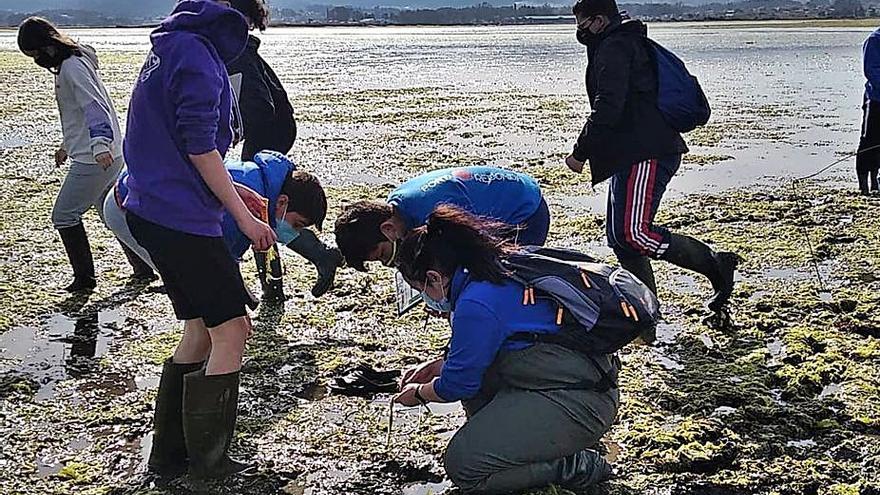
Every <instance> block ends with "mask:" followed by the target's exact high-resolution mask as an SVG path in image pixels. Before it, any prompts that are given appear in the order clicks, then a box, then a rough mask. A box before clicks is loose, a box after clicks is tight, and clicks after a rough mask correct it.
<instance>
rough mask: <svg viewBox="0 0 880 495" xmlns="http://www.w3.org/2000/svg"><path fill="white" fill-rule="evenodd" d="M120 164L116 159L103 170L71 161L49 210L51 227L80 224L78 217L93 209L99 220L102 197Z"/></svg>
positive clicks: (101, 214)
mask: <svg viewBox="0 0 880 495" xmlns="http://www.w3.org/2000/svg"><path fill="white" fill-rule="evenodd" d="M123 163H124V161H123V158H122V157H119V158H117V159H116V161H114V162H113V165H110V166H109V167H108V168H107V170H104V168H103V167H101V166H100V165H98V164H97V163H79V162H71V163H70V170H69V171H68V172H67V177H65V178H64V183H63V184H62V185H61V190H60V191H58V197H57V198H56V199H55V206H54V207H53V208H52V225H54V226H55V228H56V229H63V228H66V227H73V226H75V225H77V224H79V223H82V216H83V215H84V214H85V212H87V211H88V210H89V208H91V207H93V206H94V207H95V208H97V209H98V215H99V216H100V217H101V219H102V220H103V218H104V196H105V195H106V194H107V191H109V190H110V187H111V186H112V185H113V183H114V182H115V181H116V178H117V177H119V171H120V170H122V166H123Z"/></svg>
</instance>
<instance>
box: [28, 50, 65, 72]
mask: <svg viewBox="0 0 880 495" xmlns="http://www.w3.org/2000/svg"><path fill="white" fill-rule="evenodd" d="M66 59H67V57H65V56H62V54H61V53H60V51H59V53H56V54H55V55H54V56H53V55H49V54H48V53H46V52H42V51H41V52H40V54H39V55H37V57H36V58H35V59H34V62H35V63H36V64H37V65H39V66H40V67H42V68H44V69H49V72H52V73H54V74H57V73H58V71H59V70H60V68H61V63H62V62H64V60H66Z"/></svg>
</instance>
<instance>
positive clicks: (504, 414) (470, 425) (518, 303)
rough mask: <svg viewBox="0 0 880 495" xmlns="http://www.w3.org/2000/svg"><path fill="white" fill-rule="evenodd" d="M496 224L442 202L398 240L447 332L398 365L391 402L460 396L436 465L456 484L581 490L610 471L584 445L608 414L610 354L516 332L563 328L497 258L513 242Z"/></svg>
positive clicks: (479, 489) (551, 309) (611, 404)
mask: <svg viewBox="0 0 880 495" xmlns="http://www.w3.org/2000/svg"><path fill="white" fill-rule="evenodd" d="M496 227H497V226H495V225H492V224H489V223H486V222H484V221H481V220H479V219H477V218H476V217H473V216H471V215H469V214H467V213H464V212H462V211H461V210H458V209H455V208H453V207H446V206H443V207H440V208H438V209H437V210H436V211H435V212H434V214H433V215H432V216H431V218H430V220H429V222H428V224H427V226H426V227H422V228H420V229H417V230H416V231H415V232H414V233H413V234H411V235H410V236H409V237H408V238H407V239H406V240H405V241H404V243H403V244H402V245H401V248H400V254H399V258H398V259H399V263H398V268H399V269H400V271H401V273H402V274H403V276H404V278H405V279H406V280H407V281H408V282H409V283H410V285H412V286H413V287H415V288H416V289H418V290H421V291H422V295H423V298H424V299H425V301H426V302H427V304H428V306H429V307H431V308H432V309H435V310H439V311H446V312H450V313H452V318H451V322H452V340H451V342H450V347H449V352H448V355H447V356H446V358H445V359H438V360H435V361H432V362H428V363H425V364H423V365H421V366H419V367H418V368H415V369H413V370H410V371H408V372H406V373H405V374H404V388H403V391H402V392H401V394H400V395H399V396H398V397H397V401H398V402H400V403H402V404H405V405H418V404H419V403H426V402H453V401H458V400H461V401H462V403H463V404H464V406H465V410H466V411H467V414H468V420H467V422H466V423H465V425H464V426H463V427H462V428H461V429H460V430H459V431H458V432H457V433H456V435H455V436H454V437H453V438H452V440H451V442H450V444H449V446H448V448H447V452H446V457H445V465H446V470H447V475H448V476H449V478H450V479H451V480H452V481H453V482H454V483H455V484H456V485H458V486H459V487H460V488H461V489H462V490H463V491H464V492H466V493H507V492H516V491H520V490H524V489H528V488H535V487H541V486H546V485H549V484H556V485H561V486H563V487H566V488H569V489H573V490H581V489H585V488H587V487H589V486H591V485H594V484H596V483H599V482H601V481H603V480H605V479H607V478H608V477H609V476H610V474H611V468H610V466H609V465H608V464H607V463H606V462H605V460H604V459H602V457H601V456H600V455H599V454H598V453H597V452H596V451H595V450H594V447H595V446H596V445H597V444H598V442H599V440H600V439H601V437H602V436H603V435H604V434H605V432H607V431H608V429H609V428H610V427H611V424H612V423H613V421H614V419H615V417H616V415H617V409H618V405H619V394H618V391H617V388H616V386H615V385H614V383H615V382H616V375H617V368H618V361H617V359H616V357H614V356H613V355H607V354H605V355H593V356H588V355H587V354H584V353H581V352H578V351H575V350H571V349H569V348H567V347H563V346H561V345H556V344H549V343H531V342H525V341H521V340H517V338H516V335H517V334H522V333H523V332H526V333H531V334H556V335H562V332H566V331H569V330H563V325H561V324H560V323H557V320H558V311H559V306H558V305H557V304H556V303H555V302H553V301H551V300H549V299H545V298H542V297H540V296H539V297H535V296H534V293H533V292H532V293H531V294H530V293H529V291H528V290H526V288H525V287H524V286H523V285H521V284H519V283H517V282H516V281H514V280H513V279H511V278H509V276H508V275H507V274H506V273H505V271H504V269H503V268H502V267H501V265H500V263H499V260H501V259H503V258H504V257H505V256H507V255H508V254H510V253H512V252H513V251H514V249H515V247H513V246H509V245H505V244H503V243H499V242H498V241H496V238H495V237H494V236H493V235H492V233H493V231H494V230H495V228H496Z"/></svg>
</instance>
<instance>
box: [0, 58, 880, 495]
mask: <svg viewBox="0 0 880 495" xmlns="http://www.w3.org/2000/svg"><path fill="white" fill-rule="evenodd" d="M141 59H142V54H138V53H122V52H118V53H117V52H112V53H104V54H103V60H104V65H105V67H104V70H103V76H104V79H105V80H106V81H107V83H108V86H110V89H111V92H112V93H113V96H114V98H115V99H116V103H117V105H118V107H119V110H120V112H124V111H125V108H126V101H127V97H128V93H129V91H130V87H131V83H132V81H133V80H134V77H135V72H136V70H137V68H138V67H139V65H140V61H141ZM303 77H307V76H303ZM0 87H3V88H4V91H3V92H2V95H0V98H2V99H0V103H2V104H0V122H2V123H3V126H4V131H9V130H10V129H11V130H14V136H15V137H14V138H10V139H6V140H5V141H4V142H3V143H2V146H0V163H2V169H0V201H2V204H3V208H0V244H2V251H0V351H2V354H0V371H2V373H0V493H4V494H5V493H10V494H12V493H16V494H18V493H21V494H38V493H39V494H44V493H58V494H62V493H64V494H66V493H84V494H120V495H121V494H157V495H158V494H166V493H167V494H188V493H203V492H209V493H228V494H232V493H235V494H253V495H256V494H266V493H288V494H304V493H312V494H326V493H350V494H400V493H404V494H427V493H442V492H444V491H449V492H450V493H451V489H450V488H449V483H448V482H447V481H445V480H444V476H443V470H442V466H441V464H440V460H441V458H442V453H443V449H444V445H445V443H446V442H447V441H448V439H449V438H450V437H451V435H452V434H453V433H454V432H455V430H456V428H457V427H458V426H459V425H460V424H461V422H462V421H463V415H462V413H461V412H460V411H459V410H458V409H457V408H455V407H444V408H437V410H436V411H434V412H433V413H431V414H427V413H423V412H419V411H417V410H404V409H402V408H401V409H398V410H396V412H395V421H394V429H393V431H392V436H391V442H390V443H388V442H386V427H387V421H388V399H389V397H388V396H379V397H376V398H375V399H374V400H364V399H354V398H345V397H338V396H334V395H330V394H328V393H327V391H326V385H327V383H328V380H329V379H330V378H331V377H332V376H334V375H336V374H338V373H339V372H341V371H343V370H345V369H346V368H348V367H350V366H352V365H353V364H355V363H359V362H367V363H372V364H373V365H375V366H376V367H379V368H400V367H404V366H406V365H408V364H412V363H416V362H418V361H419V360H421V359H425V358H429V357H432V356H435V355H437V354H438V353H439V352H440V350H441V349H442V347H443V346H444V344H445V341H446V339H447V338H448V329H447V328H446V327H445V326H444V324H442V323H441V322H439V321H430V322H428V323H427V325H426V323H425V319H424V317H423V316H422V314H421V313H420V312H418V311H416V312H414V313H412V314H410V315H407V316H406V317H404V318H398V317H396V315H395V312H394V309H393V291H392V286H391V282H390V275H391V274H390V273H389V271H387V270H380V269H374V270H373V271H372V272H371V273H369V274H361V273H355V272H352V271H343V272H342V273H341V274H340V276H339V277H338V279H337V284H336V287H335V288H334V289H333V290H332V292H331V293H330V294H329V295H328V296H327V297H325V298H323V299H321V300H315V299H313V298H312V297H311V295H310V294H309V293H308V288H309V287H310V286H311V283H312V281H313V277H314V275H313V273H312V271H311V269H310V267H308V266H307V265H306V264H305V263H304V262H303V261H302V260H301V259H299V258H296V257H294V256H292V255H291V253H286V256H285V257H284V262H285V265H286V268H287V277H286V279H285V284H286V290H287V292H288V293H289V294H290V295H292V298H291V299H290V300H289V301H287V302H286V303H285V304H284V305H283V307H277V306H276V307H271V306H268V305H264V306H262V307H261V308H260V309H259V310H258V311H257V313H256V314H255V323H256V332H255V335H254V337H253V339H252V340H251V341H250V344H249V348H248V352H247V357H246V361H245V364H244V368H243V385H242V396H241V397H242V400H241V405H240V416H239V428H238V432H237V435H236V438H235V441H234V446H233V450H234V451H235V452H236V453H238V454H239V455H241V456H243V457H247V458H250V459H253V460H255V461H257V462H258V464H259V466H260V474H259V475H258V476H256V477H254V478H249V479H238V480H234V481H233V482H232V483H231V484H229V485H225V486H221V485H209V486H196V485H193V484H192V483H189V482H187V481H186V480H179V481H177V482H174V483H171V484H170V485H164V486H157V485H156V483H155V480H153V479H151V478H150V477H148V476H147V475H146V474H145V470H144V459H145V454H146V453H147V452H148V450H149V443H150V422H151V415H152V400H153V397H154V394H155V389H156V386H157V383H158V374H159V371H160V363H161V362H162V360H163V359H164V358H165V357H166V356H167V355H169V353H170V352H171V350H172V349H173V347H174V345H175V343H176V340H177V338H178V335H179V333H178V332H179V330H178V325H177V324H176V323H175V322H174V321H173V318H172V317H171V315H172V312H171V307H170V304H169V303H168V301H167V298H166V297H165V295H163V294H162V293H161V290H160V286H161V284H160V283H158V282H156V283H152V284H148V285H142V284H137V283H133V282H131V281H130V280H129V274H130V272H129V269H128V267H127V266H126V264H125V262H124V258H123V256H122V253H121V250H120V249H119V247H118V246H117V245H116V244H115V242H114V241H113V240H112V238H111V236H110V235H108V232H107V231H106V230H105V229H103V228H101V225H100V223H99V220H98V218H97V217H96V216H95V215H94V214H93V213H90V214H89V216H88V219H87V228H88V229H89V232H90V235H91V239H92V242H93V246H94V250H95V258H96V261H97V266H98V272H99V286H98V290H97V291H96V292H95V293H94V294H92V295H91V296H89V297H70V296H68V295H67V294H65V293H63V292H61V291H60V290H59V287H62V286H63V285H65V284H66V283H67V281H68V278H69V269H68V267H67V263H66V259H65V257H64V252H63V248H62V246H61V244H60V242H59V240H58V239H57V236H56V235H55V233H54V232H53V230H52V228H51V226H50V223H49V220H48V217H49V212H50V210H51V204H52V201H53V198H54V195H55V194H56V192H57V190H58V188H59V186H60V183H61V180H62V178H63V176H64V172H65V169H64V168H61V169H56V168H55V167H54V166H52V164H51V160H50V156H51V152H52V150H53V145H54V144H55V143H57V142H58V141H59V140H60V136H59V130H58V127H59V126H58V124H57V118H56V110H55V108H54V102H53V101H52V95H51V89H52V88H51V81H50V80H49V77H47V74H46V73H45V72H43V71H40V70H38V69H36V68H33V67H32V66H31V65H29V64H25V63H24V59H23V58H22V57H21V56H20V55H18V54H16V53H13V52H0ZM722 105H724V103H722ZM296 106H297V110H298V115H299V121H300V126H301V128H302V129H303V134H302V137H301V139H300V141H299V142H298V144H297V149H296V151H295V153H294V157H295V158H296V159H297V161H298V162H299V163H300V164H301V165H302V166H303V167H304V168H306V169H309V170H313V171H315V172H316V173H319V174H320V175H321V177H322V178H323V179H324V181H325V182H326V183H327V184H328V185H329V186H330V191H331V201H332V202H331V205H332V211H331V218H329V219H328V222H326V225H332V221H333V219H334V218H333V217H334V216H335V214H336V213H337V212H338V210H339V207H340V206H341V205H343V204H344V203H346V202H350V201H353V200H356V199H360V198H382V197H384V194H385V193H386V192H387V190H389V189H390V188H391V187H392V185H393V184H394V183H395V181H397V180H399V179H401V178H404V177H407V176H410V175H412V174H414V173H416V172H418V171H420V170H423V169H427V168H433V167H441V166H450V165H457V164H475V163H492V164H495V163H500V164H504V165H509V166H512V167H515V168H519V169H523V170H527V171H528V172H530V173H532V174H534V175H535V176H536V177H538V178H539V180H540V181H541V183H542V185H543V186H544V189H545V192H546V193H547V196H548V197H549V199H550V202H551V209H552V210H553V212H554V222H553V226H552V235H551V243H552V244H555V245H562V246H574V247H581V248H587V249H590V250H592V251H594V252H596V253H598V254H600V255H601V256H609V254H610V253H609V251H608V250H607V249H606V248H604V247H603V242H602V232H603V222H604V219H603V216H602V215H600V214H597V212H600V211H601V204H602V197H601V191H598V192H597V191H592V190H591V188H590V187H589V186H588V182H589V181H588V177H578V176H573V175H570V174H568V173H566V171H565V170H564V168H563V167H562V165H561V159H562V158H563V156H564V153H565V151H566V150H567V149H568V146H569V141H570V140H571V138H572V137H573V134H572V133H574V132H576V131H577V130H578V127H579V125H580V121H582V119H583V117H584V112H583V110H582V106H583V105H582V104H580V103H579V101H578V98H577V97H575V96H571V97H559V96H542V95H533V94H523V93H518V92H515V91H503V90H498V91H493V92H492V93H491V94H489V93H486V94H482V95H481V94H474V93H463V92H457V91H455V90H454V89H449V88H432V87H426V88H408V89H400V90H387V91H353V92H339V91H332V90H329V89H327V90H324V91H318V90H316V91H314V92H311V93H309V94H304V95H298V96H297V100H296ZM805 117H808V116H804V115H798V114H793V113H792V112H791V111H789V110H787V109H785V108H775V107H769V106H758V105H757V104H755V105H752V106H749V104H743V105H737V107H736V109H734V108H733V107H732V106H730V107H728V108H722V109H721V111H720V112H716V117H715V120H713V123H712V124H711V125H710V126H708V127H707V128H704V129H701V130H699V131H698V132H695V133H693V134H691V135H689V136H688V140H689V142H690V143H691V144H692V145H696V146H694V150H695V151H694V153H692V154H691V155H689V156H688V157H686V160H685V165H684V166H683V172H682V174H688V173H690V172H692V171H694V170H696V169H699V168H705V167H718V168H719V169H720V168H722V167H726V166H730V164H731V163H733V162H732V161H731V160H730V156H729V155H730V154H731V151H730V149H731V148H730V147H725V146H724V145H725V144H726V143H729V142H731V141H732V140H734V139H743V138H744V136H745V137H748V138H749V139H751V140H752V141H751V142H752V143H753V145H754V146H759V145H761V143H764V144H767V143H778V142H784V141H785V140H786V139H788V138H789V136H790V135H791V134H792V133H793V132H794V130H796V129H797V127H798V124H796V123H795V122H798V121H799V120H800V119H803V118H805ZM562 130H564V132H563V131H562ZM818 165H821V164H818ZM846 167H848V165H847V166H846ZM831 177H832V179H829V178H827V177H820V178H819V179H817V180H815V181H808V182H804V183H801V184H800V185H799V186H798V187H797V188H794V187H793V186H792V185H791V183H790V182H789V181H786V180H778V181H766V182H764V183H762V184H753V185H750V186H749V187H744V188H730V189H723V190H721V191H718V192H716V193H713V194H698V193H690V194H687V195H679V196H678V197H676V198H673V199H671V200H669V201H668V202H667V203H666V204H665V206H664V208H663V210H662V214H661V220H662V222H664V223H665V224H667V225H669V226H671V227H673V228H674V229H676V230H677V231H680V232H683V233H688V234H692V235H696V236H698V237H700V238H703V239H706V240H708V241H711V242H712V243H713V244H714V245H715V246H716V247H717V248H719V249H725V250H735V251H737V252H738V253H740V254H741V255H742V256H743V257H744V258H745V259H746V262H745V263H744V265H743V266H742V273H741V277H740V283H739V285H738V288H737V291H736V293H735V296H734V303H733V306H734V311H735V326H733V327H732V328H727V329H724V330H719V329H716V328H714V327H712V326H709V325H707V323H705V322H704V321H703V316H704V314H703V313H702V309H701V308H702V306H701V305H702V300H703V299H704V298H705V297H706V296H707V295H708V293H709V287H708V284H707V283H705V281H703V280H700V279H698V278H695V277H694V276H692V275H691V274H688V273H684V272H682V271H678V270H676V269H671V268H670V267H669V266H667V265H666V264H663V263H657V264H656V265H655V266H656V267H657V270H658V285H659V287H660V294H659V295H660V297H661V299H662V301H663V303H664V308H663V312H664V318H665V322H664V324H663V325H661V327H660V329H659V332H658V333H659V339H658V342H657V343H656V344H655V345H654V346H651V347H648V346H631V347H630V348H628V349H626V350H625V352H623V354H622V359H623V362H624V364H625V368H624V372H623V376H622V379H621V389H622V408H621V411H620V417H619V420H618V421H617V423H616V424H615V426H614V428H613V429H612V430H611V432H609V434H608V435H607V436H606V438H605V440H604V445H605V448H606V450H607V451H608V458H609V459H611V460H613V461H614V463H615V465H616V467H617V470H618V478H617V479H616V480H614V481H612V482H610V483H607V484H606V485H605V486H603V487H602V490H605V491H606V492H607V493H613V494H638V493H654V494H733V493H779V494H812V493H819V494H826V493H827V494H832V493H833V494H858V493H861V494H869V493H880V392H878V390H880V315H878V313H877V308H878V299H880V293H878V288H880V276H878V275H877V273H878V269H880V266H878V265H880V243H878V241H880V234H878V229H877V227H876V218H877V212H878V208H880V198H861V197H858V196H856V195H854V194H853V193H852V190H851V189H852V187H851V185H850V184H849V183H847V182H842V181H840V180H838V179H837V178H836V177H839V176H837V175H833V174H832V175H831ZM324 236H325V237H327V236H328V234H327V233H325V234H324ZM330 237H332V236H330ZM242 270H243V272H244V274H245V277H246V280H247V282H248V283H249V284H250V285H251V287H253V288H255V289H256V287H257V285H258V283H257V281H256V277H255V272H254V269H253V266H252V261H251V260H250V257H248V258H246V259H245V260H244V262H243V264H242ZM817 272H818V275H817ZM820 279H821V281H820ZM541 493H547V494H557V493H558V494H564V493H567V492H565V491H564V490H562V489H556V488H550V489H548V490H545V491H543V492H541Z"/></svg>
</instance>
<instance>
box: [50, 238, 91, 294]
mask: <svg viewBox="0 0 880 495" xmlns="http://www.w3.org/2000/svg"><path fill="white" fill-rule="evenodd" d="M58 234H59V235H60V236H61V242H62V243H64V250H65V251H67V258H68V259H69V260H70V266H71V268H73V283H71V284H70V285H68V286H67V287H65V288H64V290H66V291H67V292H90V291H92V290H94V289H95V287H96V286H97V285H98V284H97V282H96V281H95V263H94V261H93V260H92V248H91V246H89V237H88V236H87V235H86V229H85V227H83V224H82V223H78V224H76V225H74V226H73V227H65V228H63V229H58Z"/></svg>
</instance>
